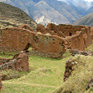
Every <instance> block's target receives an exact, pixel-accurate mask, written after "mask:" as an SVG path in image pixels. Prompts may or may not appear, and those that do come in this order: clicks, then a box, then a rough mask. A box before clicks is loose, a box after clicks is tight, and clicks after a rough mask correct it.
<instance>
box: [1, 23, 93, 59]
mask: <svg viewBox="0 0 93 93" xmlns="http://www.w3.org/2000/svg"><path fill="white" fill-rule="evenodd" d="M92 40H93V27H88V26H74V25H63V24H60V25H55V24H48V25H47V26H46V27H44V26H43V25H41V24H38V26H37V29H36V31H33V30H32V28H31V27H29V26H27V25H23V26H20V27H17V28H6V29H0V51H23V50H25V51H28V49H29V47H32V53H33V54H38V55H44V56H46V57H52V58H59V57H62V55H63V54H64V52H65V50H66V49H77V50H81V51H83V50H84V49H85V48H87V47H88V46H89V45H90V44H92Z"/></svg>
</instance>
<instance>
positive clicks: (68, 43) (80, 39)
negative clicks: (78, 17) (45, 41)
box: [37, 24, 93, 50]
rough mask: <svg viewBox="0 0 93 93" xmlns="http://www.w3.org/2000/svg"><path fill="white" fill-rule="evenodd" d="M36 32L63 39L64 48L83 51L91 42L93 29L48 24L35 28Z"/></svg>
mask: <svg viewBox="0 0 93 93" xmlns="http://www.w3.org/2000/svg"><path fill="white" fill-rule="evenodd" d="M37 32H42V33H50V34H51V35H57V36H59V37H61V38H63V39H64V41H65V42H64V43H65V44H64V45H65V48H66V49H67V48H70V49H78V50H84V49H85V48H87V47H88V46H89V45H90V44H92V40H93V27H88V26H74V25H63V24H60V25H55V24H48V25H47V27H44V26H42V25H40V24H39V25H38V26H37Z"/></svg>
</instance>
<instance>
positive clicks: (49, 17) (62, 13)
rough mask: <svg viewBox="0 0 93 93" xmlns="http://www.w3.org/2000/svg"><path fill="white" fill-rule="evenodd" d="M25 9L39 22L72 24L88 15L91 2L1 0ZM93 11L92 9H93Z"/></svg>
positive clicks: (75, 0)
mask: <svg viewBox="0 0 93 93" xmlns="http://www.w3.org/2000/svg"><path fill="white" fill-rule="evenodd" d="M0 2H5V3H8V4H10V5H13V6H16V7H18V8H21V9H22V10H24V11H25V12H26V13H27V14H28V15H29V16H30V17H32V18H33V19H34V20H35V21H36V22H37V23H42V24H47V23H49V22H53V23H56V24H63V23H64V24H71V23H73V22H75V21H76V20H77V19H79V18H81V17H82V16H85V15H87V14H88V13H89V12H88V9H89V8H90V7H91V3H89V2H87V1H85V0H0ZM91 11H92V10H91Z"/></svg>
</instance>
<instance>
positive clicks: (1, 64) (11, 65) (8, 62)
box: [0, 52, 29, 71]
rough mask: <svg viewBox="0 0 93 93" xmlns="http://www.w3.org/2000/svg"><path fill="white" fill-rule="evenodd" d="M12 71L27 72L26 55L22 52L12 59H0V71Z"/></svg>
mask: <svg viewBox="0 0 93 93" xmlns="http://www.w3.org/2000/svg"><path fill="white" fill-rule="evenodd" d="M5 69H13V70H17V71H29V62H28V55H27V54H26V53H24V52H20V53H19V54H16V55H15V56H14V57H13V59H5V58H0V70H5Z"/></svg>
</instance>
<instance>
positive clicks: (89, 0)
mask: <svg viewBox="0 0 93 93" xmlns="http://www.w3.org/2000/svg"><path fill="white" fill-rule="evenodd" d="M85 1H88V2H91V1H93V0H85Z"/></svg>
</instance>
